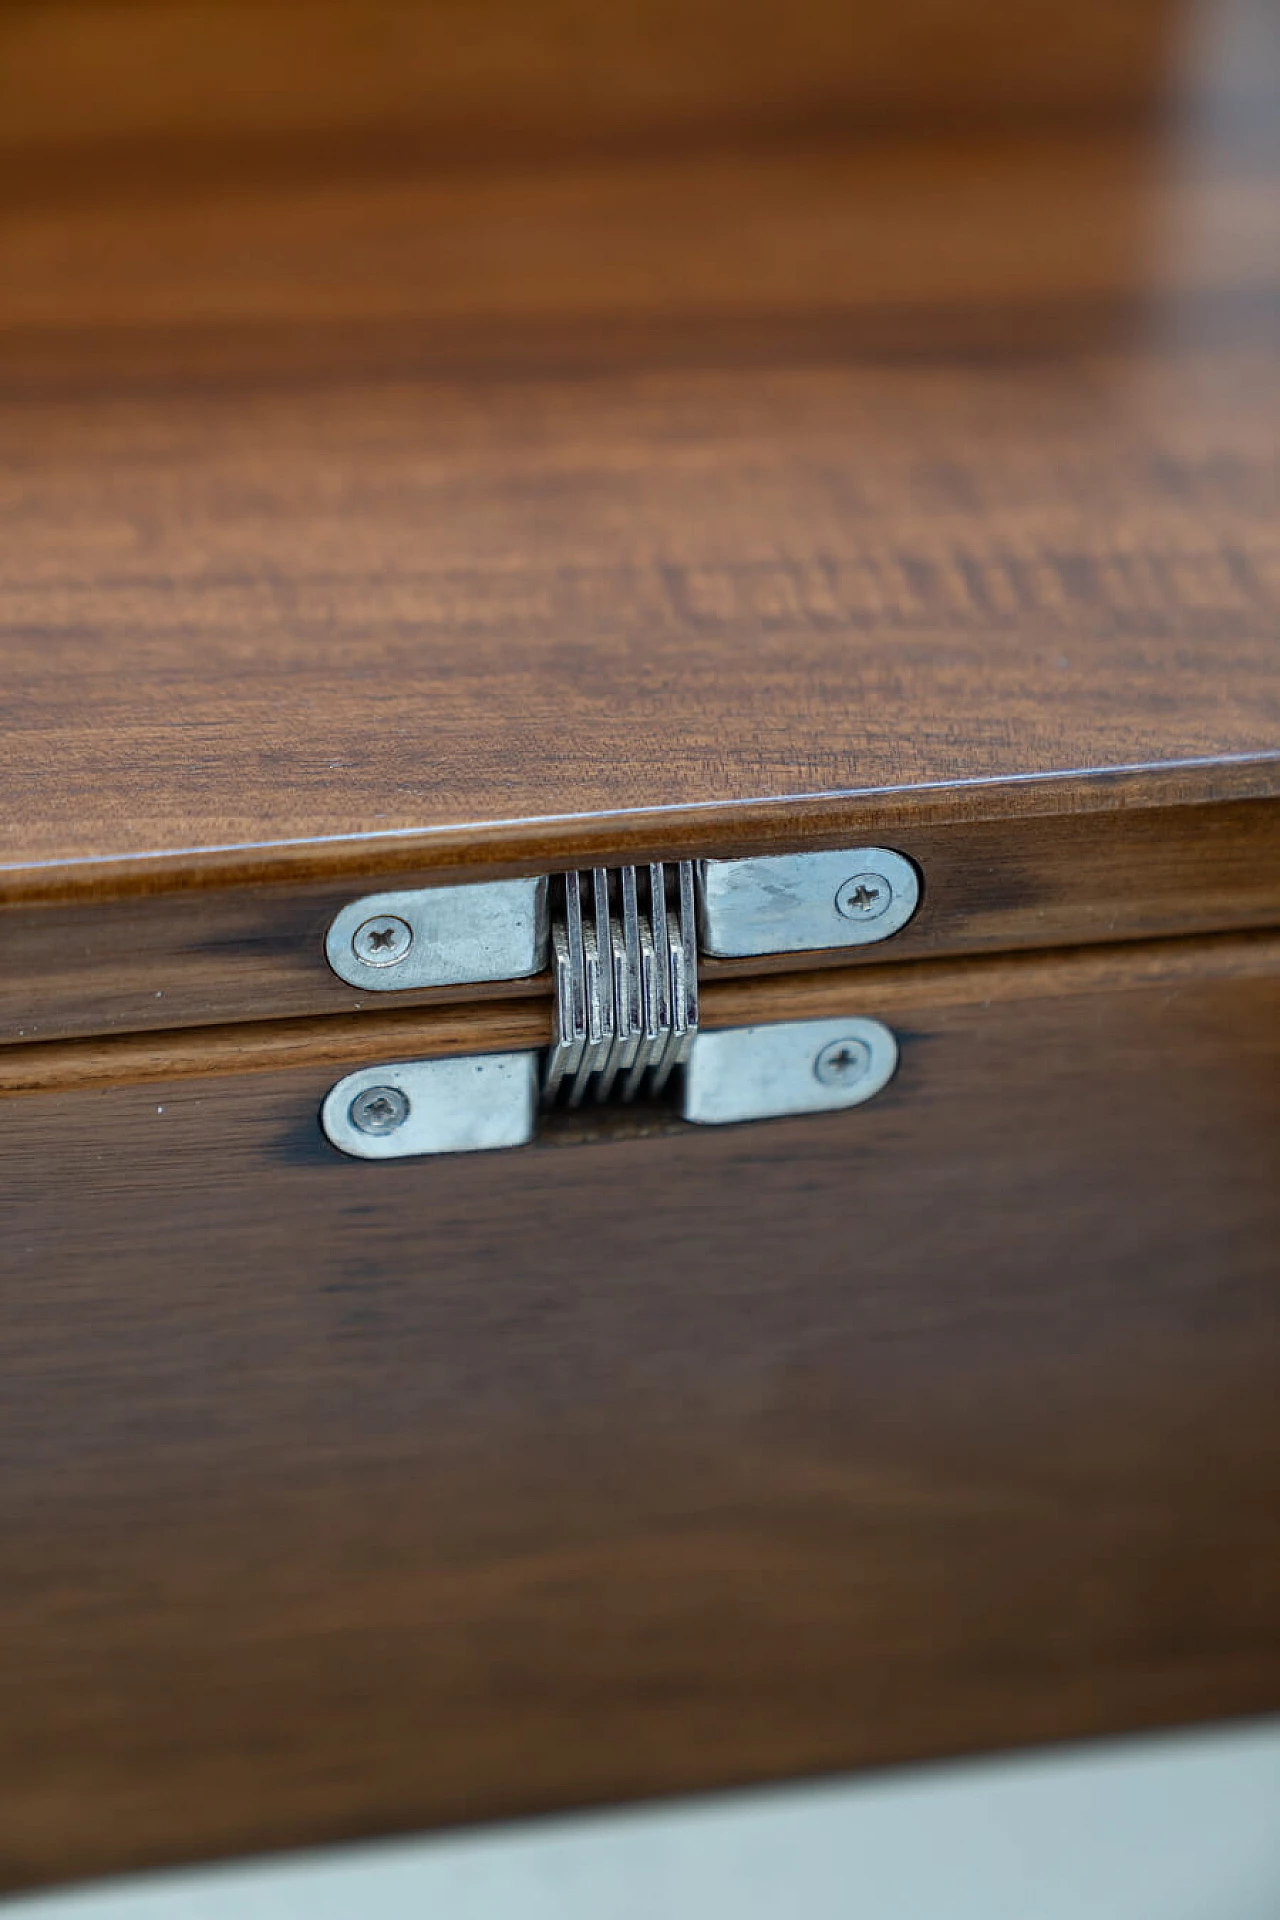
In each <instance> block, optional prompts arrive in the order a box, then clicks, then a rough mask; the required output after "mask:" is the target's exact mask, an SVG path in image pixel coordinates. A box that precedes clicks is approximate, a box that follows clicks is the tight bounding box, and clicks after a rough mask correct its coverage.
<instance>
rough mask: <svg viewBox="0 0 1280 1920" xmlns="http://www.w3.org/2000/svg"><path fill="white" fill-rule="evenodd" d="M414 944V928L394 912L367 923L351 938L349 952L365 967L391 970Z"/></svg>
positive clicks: (357, 929) (381, 915) (359, 927)
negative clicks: (389, 968)
mask: <svg viewBox="0 0 1280 1920" xmlns="http://www.w3.org/2000/svg"><path fill="white" fill-rule="evenodd" d="M412 945H413V928H412V927H411V926H410V925H409V922H408V921H407V920H401V919H399V918H397V916H396V915H395V914H394V913H383V914H379V915H378V916H377V918H376V919H373V920H366V921H364V923H363V924H362V925H361V926H358V927H357V928H356V930H355V932H354V933H353V934H352V936H351V950H352V952H353V953H354V954H355V956H356V959H357V960H363V962H364V964H365V965H366V967H394V966H398V965H399V963H400V961H401V960H403V959H404V957H405V955H406V954H407V953H408V951H409V949H410V947H411V946H412Z"/></svg>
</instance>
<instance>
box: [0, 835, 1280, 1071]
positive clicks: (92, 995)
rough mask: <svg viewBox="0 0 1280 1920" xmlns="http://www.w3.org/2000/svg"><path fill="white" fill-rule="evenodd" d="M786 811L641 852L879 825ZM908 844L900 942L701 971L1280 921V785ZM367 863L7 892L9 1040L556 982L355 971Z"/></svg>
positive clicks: (348, 1007) (830, 838)
mask: <svg viewBox="0 0 1280 1920" xmlns="http://www.w3.org/2000/svg"><path fill="white" fill-rule="evenodd" d="M770 824H771V825H772V829H773V831H772V834H770V833H766V832H765V831H763V822H761V820H760V818H759V816H758V813H757V811H756V810H751V811H750V812H748V813H747V814H746V815H745V816H743V817H742V818H740V819H739V821H738V822H737V832H736V833H735V834H729V833H726V834H725V837H724V838H723V839H722V840H720V841H718V842H716V841H712V842H710V843H709V842H708V840H707V838H706V826H705V823H704V822H701V821H690V822H689V823H688V825H687V826H685V827H684V829H683V831H682V830H681V829H680V828H678V827H676V826H675V825H674V824H669V825H668V826H667V830H666V832H665V833H664V834H663V836H662V838H661V839H660V840H658V841H656V843H655V842H650V843H649V844H648V845H645V844H643V843H642V844H641V846H640V848H639V849H638V854H639V857H641V858H647V857H666V858H671V857H673V856H678V855H682V854H691V855H696V854H700V853H708V852H714V853H718V854H732V853H736V852H744V853H751V852H769V851H771V850H774V851H776V850H777V849H778V848H779V847H791V846H795V845H797V844H799V843H804V844H809V845H821V844H823V843H824V842H827V843H832V844H836V845H840V844H843V845H845V846H848V845H850V844H854V843H858V842H860V841H862V840H864V839H865V838H866V836H867V834H868V832H869V830H870V827H871V823H870V822H869V821H868V819H867V817H866V814H865V812H864V811H862V810H857V809H848V810H846V811H845V812H844V814H843V816H842V815H841V813H840V811H839V810H837V809H831V808H827V809H824V810H823V815H822V816H818V817H815V816H814V815H808V814H806V811H805V810H804V809H799V808H791V807H784V808H780V809H778V812H777V817H776V819H775V820H774V821H773V822H771V823H770ZM892 844H893V845H894V846H896V847H898V848H900V849H901V851H903V852H904V853H906V854H908V855H909V856H910V857H911V858H912V859H913V860H915V861H916V862H917V864H918V866H919V868H920V871H921V873H922V874H923V877H924V894H923V902H922V905H921V907H920V910H919V912H918V913H917V914H916V917H915V919H914V920H913V921H912V922H911V924H910V926H909V927H907V928H906V929H905V930H904V931H903V933H902V934H900V935H898V936H895V938H894V940H893V941H892V943H891V945H890V946H888V947H869V948H866V949H865V950H864V951H863V952H862V953H861V954H857V953H850V952H849V951H848V950H846V951H845V952H843V953H840V952H836V953H825V954H822V953H819V954H812V955H807V956H798V955H795V954H785V955H780V956H777V957H775V958H772V959H765V960H763V961H761V960H753V961H739V962H729V963H723V962H721V963H716V962H713V961H705V962H704V963H703V969H702V970H703V978H704V981H706V982H714V981H715V980H717V979H723V978H726V977H729V976H730V975H733V974H735V973H737V974H741V973H743V972H748V973H751V974H753V975H756V974H761V973H768V972H790V971H792V970H794V969H795V968H796V967H797V966H800V965H813V966H836V967H840V966H844V965H848V964H850V963H851V962H852V963H855V964H861V965H870V966H876V965H878V964H881V963H883V962H884V961H886V960H899V959H914V958H921V957H927V956H933V955H937V954H956V953H975V952H977V953H983V952H985V953H994V952H1008V951H1013V950H1017V949H1020V948H1035V947H1054V946H1061V945H1067V944H1070V943H1072V942H1077V941H1078V942H1089V943H1092V942H1106V941H1115V940H1131V939H1135V938H1138V937H1143V936H1146V937H1151V936H1166V937H1167V936H1170V935H1179V934H1183V935H1185V934H1188V933H1193V932H1201V931H1204V932H1211V931H1220V930H1225V929H1231V928H1245V927H1251V926H1275V925H1277V924H1280V800H1271V801H1249V802H1237V803H1235V804H1228V805H1222V806H1180V807H1175V808H1172V809H1169V810H1163V809H1157V808H1147V809H1142V810H1140V811H1135V812H1124V811H1121V812H1106V811H1102V812H1099V813H1088V814H1084V815H1071V814H1065V815H1049V816H1047V817H1045V818H1043V819H1034V818H1028V817H1026V816H1025V815H1024V816H1022V817H1021V818H1018V819H1014V820H995V821H982V820H974V819H968V820H951V821H948V822H946V823H945V824H942V825H939V826H936V827H932V828H931V827H928V826H919V825H916V826H912V827H908V828H907V830H906V831H905V832H902V831H898V830H895V831H894V833H893V838H892ZM543 850H544V851H545V849H543ZM575 851H576V853H577V855H578V857H579V858H596V859H602V860H603V861H604V862H605V863H606V864H608V863H609V862H610V861H617V860H618V859H620V858H623V857H630V858H636V857H637V849H636V848H635V847H634V846H633V847H631V848H622V847H619V846H617V845H616V844H615V845H613V846H608V845H606V846H605V847H603V848H599V847H597V848H595V849H592V848H590V847H589V846H584V845H583V844H582V842H581V841H579V843H578V845H577V847H576V849H575ZM373 866H374V863H373V862H372V861H371V862H370V869H372V868H373ZM370 869H366V871H365V872H364V873H363V874H361V875H360V876H358V878H357V877H354V876H353V878H352V879H351V880H349V881H348V882H347V884H346V885H345V886H343V885H342V884H341V883H340V882H337V881H328V882H312V883H310V884H309V885H291V884H285V883H284V882H283V881H277V882H275V883H273V884H261V883H260V884H258V885H256V886H251V887H245V886H239V887H235V886H220V887H214V886H204V887H190V886H188V887H187V888H185V889H179V890H166V889H161V890H160V891H157V892H154V893H150V894H125V895H124V896H123V897H121V898H111V897H109V896H107V897H102V896H99V897H95V898H91V899H89V900H85V899H83V898H76V897H75V896H74V895H73V897H72V898H70V899H69V900H66V899H64V900H54V901H51V902H44V903H41V904H39V905H35V904H33V903H32V902H31V901H30V900H27V901H24V902H22V903H21V904H20V905H11V906H9V907H8V908H0V1042H3V1041H10V1042H22V1043H24V1044H26V1045H30V1044H31V1043H33V1042H38V1041H42V1040H58V1039H62V1038H66V1037H69V1036H73V1035H90V1034H111V1033H121V1032H138V1031H146V1030H147V1029H154V1030H157V1031H159V1030H173V1029H176V1028H180V1027H195V1026H205V1025H217V1024H225V1023H227V1022H235V1021H250V1020H262V1021H269V1020H278V1019H280V1018H282V1017H285V1016H291V1015H292V1016H306V1015H315V1014H325V1013H332V1014H340V1013H356V1012H360V1013H363V1015H364V1016H365V1017H366V1018H368V1017H369V1016H374V1017H376V1018H378V1019H384V1018H386V1017H387V1016H388V1015H390V1014H392V1013H394V1012H395V1011H396V1010H397V1009H400V1008H403V1007H405V1006H409V1007H414V1006H421V1007H433V1006H435V1007H439V1006H442V1005H449V1004H454V1005H456V1004H470V1003H472V1002H475V1001H478V1000H481V999H486V998H487V999H494V1000H498V999H501V1000H508V999H511V998H519V997H522V996H524V995H526V994H528V993H529V992H530V991H531V990H532V991H536V992H539V993H542V994H543V995H544V996H545V995H547V994H549V992H550V982H549V978H548V977H543V978H542V979H540V980H538V981H536V982H530V981H518V982H514V983H512V984H510V985H500V986H495V987H492V988H489V989H488V990H486V989H483V988H476V987H461V988H457V989H450V990H443V991H442V990H435V991H432V990H427V991H423V992H419V993H405V994H403V995H400V994H396V995H394V996H384V995H380V994H361V993H359V992H358V991H357V990H355V989H353V988H351V987H348V986H346V985H345V984H344V983H343V982H342V981H340V980H339V979H338V978H337V977H336V976H335V975H334V974H333V973H332V972H331V971H330V969H329V967H328V965H327V963H326V961H325V958H324V934H325V930H326V928H327V927H328V925H329V922H330V921H331V920H332V918H333V915H334V914H335V913H336V912H337V911H338V909H339V908H340V907H341V906H343V905H345V904H346V902H347V901H348V900H350V899H351V898H353V897H354V896H355V894H356V893H357V892H359V891H361V890H365V889H367V888H368V887H370V886H371V885H372V886H376V885H377V884H378V880H377V879H376V878H374V875H373V872H372V871H371V870H370ZM522 870H523V871H526V872H527V871H529V870H530V869H529V867H527V866H525V867H524V868H523V869H522V868H521V867H520V865H519V864H517V863H511V862H499V863H496V864H495V865H494V866H485V865H481V864H479V863H476V862H473V863H472V864H470V865H464V866H462V867H460V868H456V869H454V870H453V871H452V873H451V874H449V876H448V877H449V878H453V879H457V880H460V881H465V880H468V879H472V880H474V879H483V878H486V877H492V876H493V875H495V874H502V875H506V874H508V873H510V872H513V871H514V872H519V871H522ZM535 870H536V869H535ZM444 877H445V876H444V875H443V874H442V873H440V872H439V871H437V872H435V873H431V872H429V871H428V872H423V871H418V872H414V871H412V870H410V871H409V872H407V873H405V872H400V873H395V874H394V876H393V879H394V884H396V885H405V886H416V885H421V884H424V883H427V884H429V883H430V882H431V881H432V880H440V879H443V878H444ZM382 884H386V882H385V881H384V882H382Z"/></svg>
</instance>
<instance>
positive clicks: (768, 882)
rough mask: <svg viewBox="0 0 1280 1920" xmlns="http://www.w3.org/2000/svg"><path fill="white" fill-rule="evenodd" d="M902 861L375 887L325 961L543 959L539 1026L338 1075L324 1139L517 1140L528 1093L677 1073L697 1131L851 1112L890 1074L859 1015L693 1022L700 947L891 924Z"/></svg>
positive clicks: (390, 964) (626, 1098)
mask: <svg viewBox="0 0 1280 1920" xmlns="http://www.w3.org/2000/svg"><path fill="white" fill-rule="evenodd" d="M918 900H919V881H918V879H917V876H916V872H915V869H914V867H913V866H912V865H911V863H910V861H908V860H906V859H904V858H903V856H902V855H901V854H897V853H893V852H890V851H888V850H887V849H884V848H869V847H864V848H859V849H857V850H855V851H854V852H852V853H834V854H832V853H819V854H788V855H775V856H768V857H764V858H760V859H755V860H708V861H702V862H701V863H699V864H698V866H697V868H696V869H695V866H694V863H693V862H692V861H680V862H677V863H654V864H652V865H650V866H647V867H643V868H638V867H634V866H624V867H617V868H605V867H596V868H593V869H591V870H590V871H589V872H587V873H568V874H564V875H561V876H559V877H558V878H557V880H556V881H555V882H554V883H552V882H550V881H548V880H547V879H545V878H539V879H532V880H514V881H493V882H488V883H485V884H481V885H475V886H462V887H449V888H445V887H441V888H432V889H424V890H421V891H419V892H414V893H407V892H406V893H384V894H375V895H371V896H368V897H366V898H365V899H363V900H359V901H355V902H353V903H352V904H351V905H350V906H349V907H345V908H343V910H342V912H341V913H340V914H339V915H338V916H337V918H336V919H335V920H334V922H333V925H332V926H331V927H330V929H329V935H328V940H327V943H326V951H327V953H328V957H329V961H330V964H331V965H332V966H333V968H334V970H335V972H337V973H339V974H340V975H341V976H342V978H343V979H345V980H348V981H350V982H351V983H352V984H358V985H363V986H365V987H369V986H372V987H374V988H375V990H378V991H382V990H385V989H386V988H388V987H390V986H392V985H394V986H396V987H411V986H414V987H423V986H448V985H463V984H472V983H479V982H482V981H492V980H507V979H519V978H524V977H527V976H529V975H531V974H533V973H537V972H540V971H541V970H542V968H543V967H544V966H545V965H546V964H547V961H548V958H549V959H550V964H551V969H552V974H553V985H554V1021H553V1038H552V1043H551V1046H550V1047H549V1048H547V1049H546V1050H545V1051H544V1052H543V1053H542V1054H541V1055H540V1056H539V1055H537V1054H535V1053H532V1052H521V1053H503V1054H483V1055H476V1056H472V1057H470V1058H462V1059H456V1058H454V1059H439V1060H418V1061H400V1062H396V1063H393V1064H391V1065H387V1066H380V1067H375V1068H366V1069H362V1070H361V1071H360V1072H359V1073H354V1074H349V1075H348V1076H347V1077H346V1078H345V1079H344V1080H341V1081H340V1082H339V1083H338V1085H337V1086H336V1087H334V1088H333V1090H332V1092H331V1093H330V1094H329V1096H328V1098H327V1100H326V1101H325V1103H324V1108H323V1111H322V1123H323V1126H324V1130H325V1132H326V1134H327V1136H328V1138H329V1139H330V1141H331V1142H332V1144H333V1145H334V1146H336V1147H338V1148H340V1149H341V1150H342V1151H343V1152H344V1153H349V1154H355V1155H357V1156H359V1157H361V1158H364V1159H391V1158H402V1157H405V1156H407V1155H413V1154H427V1153H457V1152H467V1151H473V1150H476V1149H480V1148H486V1147H502V1146H517V1145H522V1144H524V1143H525V1142H526V1141H528V1140H529V1139H531V1138H532V1137H533V1133H534V1131H535V1127H536V1116H537V1111H538V1107H539V1105H541V1106H543V1107H550V1106H555V1105H563V1106H569V1107H576V1106H579V1105H581V1104H582V1103H583V1101H584V1100H587V1099H588V1098H589V1099H590V1100H591V1101H592V1102H603V1101H606V1100H611V1099H612V1100H616V1101H621V1102H622V1103H629V1102H631V1101H633V1100H634V1099H635V1098H636V1097H637V1096H638V1095H644V1096H646V1097H648V1098H651V1099H652V1098H657V1097H658V1096H660V1095H661V1094H662V1093H663V1090H664V1089H665V1088H666V1087H667V1084H668V1082H669V1081H670V1080H671V1078H672V1075H673V1074H674V1073H675V1072H676V1070H677V1069H680V1070H681V1071H680V1073H679V1082H680V1085H679V1113H680V1116H681V1117H682V1118H683V1119H685V1120H688V1121H692V1122H694V1123H696V1124H701V1125H711V1124H720V1123H722V1122H725V1121H735V1120H748V1119H761V1118H765V1117H770V1116H775V1115H781V1114H787V1113H813V1112H822V1111H827V1110H831V1109H835V1108H841V1107H852V1106H857V1105H859V1104H861V1102H863V1101H864V1100H867V1099H870V1097H871V1096H872V1094H874V1093H877V1092H879V1090H880V1089H881V1087H883V1086H884V1085H885V1084H886V1083H887V1081H888V1080H889V1079H890V1078H891V1076H892V1074H893V1071H894V1068H895V1066H896V1063H897V1047H896V1043H895V1041H894V1038H893V1035H892V1034H891V1033H890V1032H889V1030H888V1028H886V1027H884V1026H882V1025H881V1024H880V1023H879V1022H878V1021H874V1020H858V1019H853V1020H840V1021H830V1020H820V1021H791V1022H780V1023H778V1024H776V1025H768V1026H758V1027H744V1028H737V1029H730V1030H726V1031H721V1032H715V1033H700V1032H699V1031H698V954H699V951H701V952H703V953H707V954H715V955H725V956H734V957H743V956H748V955H758V954H767V953H783V952H802V951H805V950H810V949H814V948H821V947H828V948H831V947H840V946H859V945H865V944H867V943H868V942H870V941H872V940H883V939H885V938H887V937H888V936H889V935H890V934H892V933H895V932H897V931H898V929H899V928H901V927H902V926H905V924H906V922H907V920H909V919H910V917H911V915H912V913H913V912H914V911H915V907H916V905H917V902H918Z"/></svg>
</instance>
